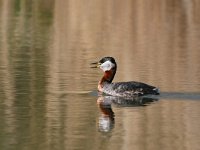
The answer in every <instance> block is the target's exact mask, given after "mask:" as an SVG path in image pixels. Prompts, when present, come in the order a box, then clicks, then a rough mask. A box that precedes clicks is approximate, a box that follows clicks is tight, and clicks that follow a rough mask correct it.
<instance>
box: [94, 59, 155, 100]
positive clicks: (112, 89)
mask: <svg viewBox="0 0 200 150" xmlns="http://www.w3.org/2000/svg"><path fill="white" fill-rule="evenodd" d="M91 65H93V66H91V68H100V69H102V70H103V72H104V75H103V77H102V78H101V80H100V81H99V82H98V91H99V92H102V93H105V94H107V95H112V96H119V97H135V96H143V95H149V94H151V95H159V89H158V88H156V87H154V86H151V85H148V84H146V83H142V82H136V81H130V82H112V81H113V79H114V76H115V74H116V71H117V63H116V61H115V59H114V58H113V57H103V58H102V59H101V60H100V61H99V62H94V63H91Z"/></svg>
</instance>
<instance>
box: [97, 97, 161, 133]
mask: <svg viewBox="0 0 200 150" xmlns="http://www.w3.org/2000/svg"><path fill="white" fill-rule="evenodd" d="M157 100H158V99H157V98H150V97H138V96H137V97H134V98H131V99H130V98H123V97H115V96H99V97H98V99H97V104H98V106H99V108H100V110H101V115H100V116H99V122H98V128H99V131H100V132H109V131H111V130H112V129H113V128H114V125H115V114H114V112H113V110H112V105H115V106H118V107H140V106H147V105H148V104H150V103H152V102H154V101H157Z"/></svg>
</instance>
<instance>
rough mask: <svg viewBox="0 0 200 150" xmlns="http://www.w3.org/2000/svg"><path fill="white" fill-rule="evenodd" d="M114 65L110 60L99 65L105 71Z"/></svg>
mask: <svg viewBox="0 0 200 150" xmlns="http://www.w3.org/2000/svg"><path fill="white" fill-rule="evenodd" d="M114 66H115V65H114V64H113V63H111V62H110V61H106V62H104V63H103V64H101V65H100V68H101V69H102V70H103V71H104V72H105V71H109V70H111V69H112V68H113V67H114Z"/></svg>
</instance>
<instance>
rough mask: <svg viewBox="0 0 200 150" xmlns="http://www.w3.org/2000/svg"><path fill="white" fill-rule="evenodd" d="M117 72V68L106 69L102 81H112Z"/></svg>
mask: <svg viewBox="0 0 200 150" xmlns="http://www.w3.org/2000/svg"><path fill="white" fill-rule="evenodd" d="M115 73H116V69H111V70H109V71H105V72H104V75H103V77H102V79H101V81H100V83H103V82H108V83H111V82H112V80H113V78H114V76H115Z"/></svg>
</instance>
